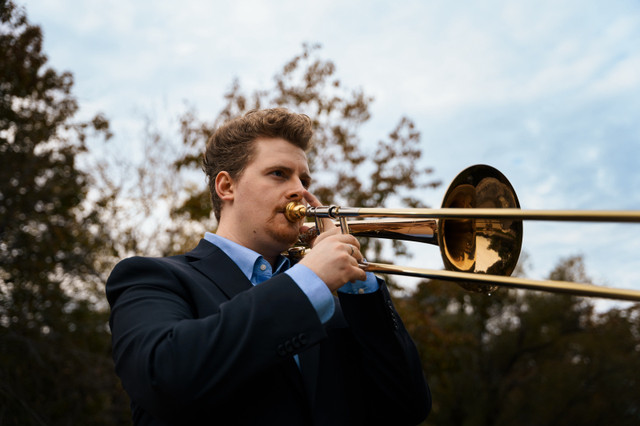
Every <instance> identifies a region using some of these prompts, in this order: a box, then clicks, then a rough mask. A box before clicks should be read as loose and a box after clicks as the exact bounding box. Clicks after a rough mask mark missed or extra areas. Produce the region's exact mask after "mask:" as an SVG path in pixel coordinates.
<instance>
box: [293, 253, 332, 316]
mask: <svg viewBox="0 0 640 426" xmlns="http://www.w3.org/2000/svg"><path fill="white" fill-rule="evenodd" d="M284 273H285V274H287V275H289V276H290V277H291V279H293V281H294V282H295V283H296V284H297V285H298V287H300V290H302V292H303V293H304V294H305V295H306V296H307V298H309V301H310V302H311V304H312V305H313V308H314V309H315V310H316V313H317V314H318V318H320V322H322V323H323V324H324V323H326V322H327V321H329V319H330V318H331V317H332V316H333V312H334V310H335V302H334V300H333V295H332V294H331V290H329V287H327V285H326V284H325V283H324V281H322V280H321V279H320V277H318V276H317V275H316V273H315V272H313V271H312V270H311V269H309V268H307V267H306V266H304V265H301V264H299V263H298V264H296V265H294V266H293V267H291V268H289V269H287V270H286V271H285V272H284Z"/></svg>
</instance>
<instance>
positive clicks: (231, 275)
mask: <svg viewBox="0 0 640 426" xmlns="http://www.w3.org/2000/svg"><path fill="white" fill-rule="evenodd" d="M186 257H187V259H188V260H189V262H190V263H191V265H192V266H193V267H194V268H196V269H197V270H198V271H200V272H201V273H202V274H203V275H204V276H205V277H207V278H208V279H210V280H211V281H212V282H213V283H214V284H215V285H216V286H217V287H218V288H219V289H220V290H221V291H222V292H223V293H224V294H225V295H226V296H227V297H228V298H229V299H231V298H233V297H234V296H235V295H237V294H239V293H241V292H243V291H245V290H248V289H250V288H251V282H250V281H249V280H248V279H247V277H246V276H245V275H244V274H243V273H242V271H241V270H240V268H238V266H237V265H236V264H235V262H234V261H233V260H231V258H230V257H229V256H227V255H226V254H225V252H223V251H222V250H220V248H219V247H218V246H216V245H214V244H212V243H210V242H209V241H207V240H204V239H202V240H200V243H199V244H198V246H197V247H196V248H195V249H193V250H191V251H190V252H189V253H187V254H186Z"/></svg>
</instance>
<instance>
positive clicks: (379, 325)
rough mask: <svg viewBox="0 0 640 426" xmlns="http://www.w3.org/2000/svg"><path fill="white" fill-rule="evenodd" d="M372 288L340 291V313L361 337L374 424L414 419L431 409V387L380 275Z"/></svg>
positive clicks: (411, 422) (358, 338)
mask: <svg viewBox="0 0 640 426" xmlns="http://www.w3.org/2000/svg"><path fill="white" fill-rule="evenodd" d="M379 283H380V288H379V290H378V291H376V292H374V293H370V294H362V295H354V294H339V298H340V305H341V307H342V313H343V315H344V317H345V319H346V321H347V323H348V324H349V328H350V329H351V332H352V334H353V336H354V339H355V340H356V341H357V346H358V347H359V350H360V353H359V354H358V357H359V359H360V360H361V361H360V365H361V366H362V367H361V370H362V377H363V381H364V385H363V388H364V389H367V395H368V396H367V400H368V404H367V405H368V409H367V410H366V411H367V413H368V415H369V416H370V421H371V422H372V423H371V424H395V425H405V424H406V425H415V424H418V423H420V422H421V421H423V420H424V419H425V418H426V417H427V415H428V413H429V411H430V410H431V393H430V391H429V387H428V385H427V383H426V380H425V377H424V373H423V370H422V366H421V362H420V357H419V355H418V352H417V349H416V347H415V344H414V343H413V341H412V339H411V337H410V336H409V334H408V332H407V330H406V329H405V327H404V324H403V323H402V320H401V318H400V316H399V315H398V313H397V311H396V310H395V307H394V306H393V302H392V301H391V297H390V295H389V291H388V289H387V287H386V285H385V284H384V282H382V280H380V281H379Z"/></svg>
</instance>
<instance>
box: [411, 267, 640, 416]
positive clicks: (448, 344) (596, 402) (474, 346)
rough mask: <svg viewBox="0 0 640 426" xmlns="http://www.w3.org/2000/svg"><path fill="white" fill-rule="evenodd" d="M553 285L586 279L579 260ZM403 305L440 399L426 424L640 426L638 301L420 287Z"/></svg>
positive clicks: (560, 271)
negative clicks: (601, 306) (603, 306)
mask: <svg viewBox="0 0 640 426" xmlns="http://www.w3.org/2000/svg"><path fill="white" fill-rule="evenodd" d="M549 278H550V279H555V280H558V279H562V280H568V281H580V282H589V278H588V276H587V275H586V273H585V269H584V264H583V262H582V259H581V258H580V257H570V258H568V259H564V260H562V261H561V262H560V263H559V264H558V266H557V267H556V268H555V269H554V271H552V272H551V274H550V277H549ZM399 309H400V310H401V314H402V316H403V318H404V319H405V322H406V323H407V324H408V329H409V331H410V333H411V335H412V336H413V338H414V339H415V341H416V344H417V345H418V348H419V351H420V353H421V356H422V360H423V366H424V368H425V370H426V372H427V375H428V378H429V383H430V385H431V388H432V391H433V394H434V409H433V412H432V414H431V415H430V417H429V418H428V419H427V422H426V423H425V424H437V425H448V424H451V425H460V424H464V425H512V424H518V425H538V424H549V425H551V424H558V425H560V424H591V425H605V424H606V425H609V424H620V425H625V424H637V423H638V421H639V420H640V404H639V403H638V401H640V382H639V381H638V380H636V374H635V372H636V371H637V369H638V368H639V367H640V357H638V355H639V352H640V334H639V333H638V330H639V328H640V317H639V316H638V314H639V310H640V305H639V304H635V305H632V306H630V307H628V308H620V309H612V310H609V311H608V312H605V313H598V312H597V311H595V309H594V304H593V301H592V300H591V299H586V298H580V297H576V296H567V295H558V294H547V293H541V292H534V291H518V290H506V289H501V290H499V291H497V292H495V293H493V294H492V295H491V296H490V297H488V296H486V295H482V294H475V293H465V292H463V291H462V290H461V289H459V288H458V287H457V286H455V285H452V284H451V283H442V282H437V281H431V282H426V281H425V282H423V283H422V284H420V286H419V287H418V290H417V291H416V293H415V294H413V295H412V296H411V297H410V298H407V299H403V300H401V301H399Z"/></svg>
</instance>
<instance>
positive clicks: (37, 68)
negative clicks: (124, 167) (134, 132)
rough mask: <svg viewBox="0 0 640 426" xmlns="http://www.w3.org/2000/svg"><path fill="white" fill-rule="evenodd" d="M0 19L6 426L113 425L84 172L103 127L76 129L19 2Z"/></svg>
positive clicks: (0, 306) (96, 223)
mask: <svg viewBox="0 0 640 426" xmlns="http://www.w3.org/2000/svg"><path fill="white" fill-rule="evenodd" d="M0 19H1V21H0V22H1V23H0V25H1V26H0V75H1V80H0V200H2V201H1V203H0V407H1V408H0V423H3V422H4V421H6V422H7V423H9V424H24V425H29V424H43V423H44V424H48V423H56V422H64V423H69V422H71V423H82V420H83V419H85V418H89V417H91V416H94V418H95V419H96V421H95V424H112V423H113V419H114V416H112V415H111V414H112V413H109V409H110V407H112V399H113V398H114V390H116V389H117V387H116V383H115V380H110V379H107V380H106V381H105V378H108V377H110V374H111V369H112V367H111V365H110V360H109V338H108V334H107V333H106V312H105V311H104V309H102V310H97V309H96V308H95V307H96V306H99V302H101V301H102V299H103V297H102V295H101V293H102V291H101V290H100V289H101V285H102V280H103V278H104V275H103V272H104V265H102V264H101V259H104V255H105V254H108V253H109V251H110V249H109V246H108V245H107V244H106V243H105V242H106V241H108V239H107V238H105V236H106V234H105V229H104V224H103V222H102V221H101V219H100V215H99V213H98V211H99V208H100V205H101V204H104V203H106V202H108V200H104V199H98V200H97V201H96V203H97V204H91V203H90V202H89V200H88V195H89V190H90V184H91V179H90V177H89V175H88V174H87V173H85V172H82V171H81V170H79V168H78V166H77V159H78V157H79V156H80V155H81V154H83V153H84V152H86V149H87V146H86V141H87V138H88V137H90V136H92V135H98V134H100V135H103V136H105V137H107V138H108V137H109V126H108V121H107V120H106V119H105V118H104V117H103V116H101V115H97V116H96V117H95V118H93V119H92V120H91V121H90V122H74V121H72V119H73V116H74V114H75V113H76V112H77V110H78V104H77V101H76V99H75V98H74V97H73V95H72V93H71V89H72V87H73V77H72V75H71V74H70V73H68V72H63V73H58V72H56V71H55V70H53V69H51V68H49V67H47V66H46V62H47V57H46V55H45V54H44V53H43V52H42V33H41V31H40V28H39V27H37V26H33V25H31V24H30V23H29V22H28V20H27V17H26V14H25V12H24V11H23V10H21V9H19V8H18V7H16V5H15V4H14V3H13V2H12V1H2V3H1V5H0ZM103 306H104V305H103ZM116 395H117V393H116ZM115 398H118V397H117V396H116V397H115ZM96 413H102V414H100V415H96ZM62 419H64V421H63V420H62Z"/></svg>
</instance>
